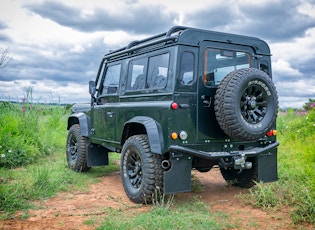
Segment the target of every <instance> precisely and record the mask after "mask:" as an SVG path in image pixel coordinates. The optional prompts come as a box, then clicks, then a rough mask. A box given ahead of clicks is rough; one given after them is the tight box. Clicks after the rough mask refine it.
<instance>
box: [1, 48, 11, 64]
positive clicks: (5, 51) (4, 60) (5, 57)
mask: <svg viewBox="0 0 315 230" xmlns="http://www.w3.org/2000/svg"><path fill="white" fill-rule="evenodd" d="M8 53H9V48H6V49H3V48H0V69H2V68H4V67H6V65H7V64H8V62H9V56H8Z"/></svg>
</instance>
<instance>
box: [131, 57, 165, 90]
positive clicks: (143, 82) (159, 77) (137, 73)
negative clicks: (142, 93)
mask: <svg viewBox="0 0 315 230" xmlns="http://www.w3.org/2000/svg"><path fill="white" fill-rule="evenodd" d="M168 64H169V54H168V53H166V54H161V55H157V56H152V57H145V58H139V59H134V60H132V61H131V62H130V63H129V70H128V87H127V89H128V90H141V89H148V88H150V89H161V88H164V87H165V86H166V82H167V75H168Z"/></svg>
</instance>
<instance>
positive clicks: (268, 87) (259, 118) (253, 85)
mask: <svg viewBox="0 0 315 230" xmlns="http://www.w3.org/2000/svg"><path fill="white" fill-rule="evenodd" d="M214 110H215V115H216V118H217V121H218V123H219V125H220V127H221V129H222V130H223V131H224V132H225V133H226V134H227V135H228V136H230V137H231V138H233V139H236V140H240V141H253V140H258V139H259V138H261V137H264V136H265V135H266V133H267V132H268V131H269V130H270V129H272V127H273V126H274V124H275V120H276V117H277V112H278V96H277V91H276V88H275V86H274V84H273V82H272V80H271V78H270V77H269V76H268V75H267V74H266V73H265V72H263V71H261V70H259V69H255V68H246V69H240V70H235V71H233V72H231V73H230V74H228V75H227V76H226V77H225V78H224V79H223V80H222V82H221V83H220V85H219V87H218V89H217V91H216V95H215V100H214Z"/></svg>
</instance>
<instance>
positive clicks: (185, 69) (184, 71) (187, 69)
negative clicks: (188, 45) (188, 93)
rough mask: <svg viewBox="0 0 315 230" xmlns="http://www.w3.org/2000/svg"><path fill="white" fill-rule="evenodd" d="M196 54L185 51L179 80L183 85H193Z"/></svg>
mask: <svg viewBox="0 0 315 230" xmlns="http://www.w3.org/2000/svg"><path fill="white" fill-rule="evenodd" d="M193 70H194V55H193V53H191V52H184V53H183V55H182V58H181V63H180V72H179V82H180V83H181V84H182V85H191V84H192V83H193V78H194V72H193Z"/></svg>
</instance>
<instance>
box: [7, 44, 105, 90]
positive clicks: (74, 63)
mask: <svg viewBox="0 0 315 230" xmlns="http://www.w3.org/2000/svg"><path fill="white" fill-rule="evenodd" d="M103 45H104V44H103V43H102V40H101V39H99V40H98V41H93V45H92V46H90V47H86V48H85V52H84V53H73V52H70V49H71V48H72V47H66V46H65V45H55V46H51V47H50V48H49V49H53V50H52V52H54V51H55V50H58V51H61V50H63V53H62V54H61V56H58V57H54V56H52V57H51V56H49V57H45V56H42V55H40V52H29V50H28V49H22V48H21V50H17V51H16V52H19V54H20V55H21V56H24V57H27V59H25V60H24V61H23V62H21V61H17V60H15V59H13V58H12V60H11V62H10V65H8V66H7V68H5V69H4V71H3V74H2V76H3V77H2V79H1V80H3V81H16V80H27V79H31V80H33V81H45V80H53V81H55V82H58V84H63V85H64V84H67V82H76V83H78V84H86V83H87V82H88V81H89V80H91V79H94V78H95V75H96V73H97V70H98V65H99V63H100V60H101V58H102V57H103V55H104V52H103V50H104V47H103ZM33 48H34V50H40V49H43V48H40V47H35V46H34V47H33Z"/></svg>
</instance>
